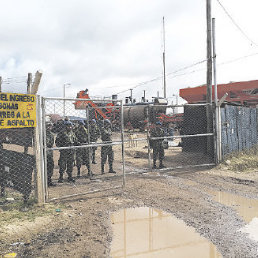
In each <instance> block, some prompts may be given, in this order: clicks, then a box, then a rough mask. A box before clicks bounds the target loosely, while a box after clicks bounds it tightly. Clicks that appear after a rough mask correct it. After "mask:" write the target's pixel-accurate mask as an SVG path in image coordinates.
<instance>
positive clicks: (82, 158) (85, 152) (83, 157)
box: [76, 120, 93, 177]
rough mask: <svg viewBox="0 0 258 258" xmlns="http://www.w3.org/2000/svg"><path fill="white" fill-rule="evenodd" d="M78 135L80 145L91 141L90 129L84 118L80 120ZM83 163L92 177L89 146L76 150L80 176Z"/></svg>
mask: <svg viewBox="0 0 258 258" xmlns="http://www.w3.org/2000/svg"><path fill="white" fill-rule="evenodd" d="M76 137H77V139H78V142H79V144H80V145H85V144H88V143H89V135H88V130H87V129H86V128H85V123H84V121H82V120H81V121H79V125H78V128H77V130H76ZM82 165H86V167H87V169H88V175H89V176H90V177H91V176H92V175H93V174H92V172H91V169H90V154H89V148H78V149H77V150H76V166H77V177H80V173H81V172H80V169H81V166H82Z"/></svg>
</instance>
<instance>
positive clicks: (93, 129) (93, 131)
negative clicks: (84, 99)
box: [90, 119, 100, 164]
mask: <svg viewBox="0 0 258 258" xmlns="http://www.w3.org/2000/svg"><path fill="white" fill-rule="evenodd" d="M99 136H100V131H99V128H98V126H97V123H96V120H95V119H92V120H91V122H90V142H91V143H96V142H97V140H98V138H99ZM91 150H92V164H97V162H96V160H95V151H96V150H97V147H92V149H91Z"/></svg>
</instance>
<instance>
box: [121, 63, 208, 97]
mask: <svg viewBox="0 0 258 258" xmlns="http://www.w3.org/2000/svg"><path fill="white" fill-rule="evenodd" d="M206 61H207V59H205V60H202V61H198V62H196V63H194V64H191V65H188V66H185V67H182V68H180V69H178V70H175V71H173V72H170V73H167V74H166V76H170V75H172V74H175V73H178V72H181V71H183V70H187V69H189V68H191V67H194V66H196V65H199V64H202V63H204V62H206ZM162 78H163V76H158V77H156V78H154V79H151V80H148V81H144V82H141V83H138V84H136V85H134V86H133V87H130V89H135V88H137V87H140V86H143V85H145V84H148V83H151V82H154V81H157V80H161V79H162ZM130 89H126V90H123V91H120V92H118V93H116V94H117V95H118V94H121V93H124V92H127V91H129V90H130Z"/></svg>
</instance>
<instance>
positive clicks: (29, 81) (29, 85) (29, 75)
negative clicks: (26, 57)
mask: <svg viewBox="0 0 258 258" xmlns="http://www.w3.org/2000/svg"><path fill="white" fill-rule="evenodd" d="M31 83H32V73H28V79H27V94H30V93H31Z"/></svg>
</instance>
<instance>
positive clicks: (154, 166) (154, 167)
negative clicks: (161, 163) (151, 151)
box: [152, 160, 157, 169]
mask: <svg viewBox="0 0 258 258" xmlns="http://www.w3.org/2000/svg"><path fill="white" fill-rule="evenodd" d="M152 168H153V169H156V168H157V166H156V160H155V161H154V160H153V167H152Z"/></svg>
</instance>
